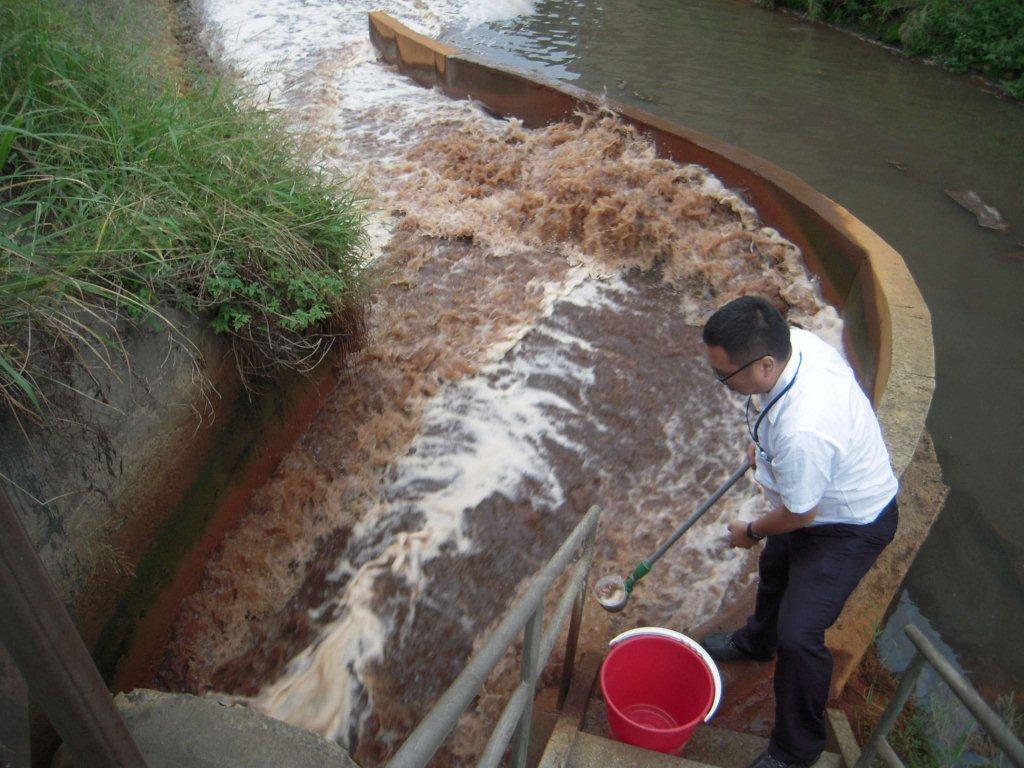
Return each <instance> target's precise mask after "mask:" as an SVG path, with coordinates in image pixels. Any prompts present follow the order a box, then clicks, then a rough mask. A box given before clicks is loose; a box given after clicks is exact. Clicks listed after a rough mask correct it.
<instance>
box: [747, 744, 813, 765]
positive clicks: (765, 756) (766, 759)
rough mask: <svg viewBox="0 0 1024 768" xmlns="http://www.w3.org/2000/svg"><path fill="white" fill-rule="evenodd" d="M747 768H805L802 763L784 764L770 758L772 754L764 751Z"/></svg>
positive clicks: (774, 758)
mask: <svg viewBox="0 0 1024 768" xmlns="http://www.w3.org/2000/svg"><path fill="white" fill-rule="evenodd" d="M747 768H806V766H805V765H804V764H803V763H784V762H782V761H781V760H779V759H778V758H776V757H772V753H771V752H769V751H768V750H767V749H766V750H765V751H764V752H762V753H761V754H760V755H759V756H758V758H757V759H756V760H755V761H754V762H752V763H750V764H749V765H748V766H747Z"/></svg>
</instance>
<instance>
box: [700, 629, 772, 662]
mask: <svg viewBox="0 0 1024 768" xmlns="http://www.w3.org/2000/svg"><path fill="white" fill-rule="evenodd" d="M700 644H701V645H702V646H704V650H705V651H707V652H708V656H710V657H711V658H712V659H714V660H715V661H739V660H740V659H745V660H747V661H771V659H759V658H757V657H755V656H750V655H748V654H746V653H744V652H743V651H741V650H740V649H739V648H737V647H736V643H734V642H733V641H732V634H731V633H725V632H716V633H714V634H711V635H705V636H704V639H702V640H701V641H700Z"/></svg>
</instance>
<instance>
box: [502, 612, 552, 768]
mask: <svg viewBox="0 0 1024 768" xmlns="http://www.w3.org/2000/svg"><path fill="white" fill-rule="evenodd" d="M543 613H544V600H543V599H541V600H539V601H538V602H537V609H536V610H535V611H534V612H533V615H532V616H531V617H530V620H529V621H528V622H527V624H526V629H525V630H524V631H523V659H522V662H521V663H520V667H519V680H520V682H522V683H526V684H527V685H529V686H530V691H531V694H530V695H529V696H528V697H527V699H526V704H525V705H524V706H523V712H522V714H521V715H520V716H519V725H518V726H517V727H516V733H515V736H513V737H512V760H511V761H510V762H509V766H510V768H526V758H527V756H528V753H529V749H530V724H531V720H532V718H533V694H532V691H533V686H534V685H535V684H536V682H537V678H538V677H540V669H538V667H539V665H540V640H541V621H542V616H543Z"/></svg>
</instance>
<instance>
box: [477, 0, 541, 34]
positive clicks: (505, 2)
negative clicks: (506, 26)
mask: <svg viewBox="0 0 1024 768" xmlns="http://www.w3.org/2000/svg"><path fill="white" fill-rule="evenodd" d="M467 5H468V7H467V8H466V10H465V11H464V13H465V16H466V21H467V22H468V26H470V27H476V26H479V25H480V24H486V23H487V22H493V21H503V20H505V19H514V18H516V17H517V16H529V15H531V14H532V13H533V11H534V7H535V5H536V3H535V2H533V0H483V1H482V2H481V1H480V0H478V2H471V3H468V4H467Z"/></svg>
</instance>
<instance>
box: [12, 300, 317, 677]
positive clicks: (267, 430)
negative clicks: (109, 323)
mask: <svg viewBox="0 0 1024 768" xmlns="http://www.w3.org/2000/svg"><path fill="white" fill-rule="evenodd" d="M166 314H167V315H168V316H169V319H170V320H171V322H173V323H174V324H175V326H176V327H177V329H178V332H177V333H175V334H174V335H173V336H172V335H171V334H169V333H168V332H167V331H166V330H156V329H153V328H147V327H142V328H121V329H119V333H121V335H122V340H123V343H124V355H123V356H121V355H114V356H112V357H111V359H109V360H106V361H102V360H99V359H96V358H94V357H92V356H90V355H88V354H85V352H84V351H83V354H82V355H81V356H80V357H79V358H78V359H77V360H75V361H73V362H72V363H70V364H69V365H68V366H66V367H67V368H68V370H66V371H65V372H64V373H66V374H67V377H68V378H69V379H70V380H71V381H72V383H73V386H74V392H69V393H68V394H67V395H66V396H63V397H62V398H61V399H60V400H59V401H55V402H54V404H53V408H52V409H51V412H50V413H49V420H48V421H47V422H45V423H41V424H34V423H32V422H30V421H26V420H24V419H23V420H22V423H21V424H19V423H17V422H16V420H15V419H14V418H13V417H12V415H11V414H10V413H9V412H4V413H0V479H2V481H3V483H4V488H5V490H6V492H7V494H8V496H9V497H10V500H11V503H12V505H13V506H14V508H15V511H16V512H17V514H18V516H19V518H20V519H21V521H22V523H23V524H24V526H25V528H26V530H27V531H28V534H29V537H30V538H31V540H32V541H33V543H34V544H35V546H36V551H37V552H38V553H39V556H40V558H41V559H42V560H43V563H44V565H45V566H46V568H47V571H48V572H49V574H50V576H51V577H52V578H53V580H54V582H55V584H56V586H57V590H58V593H59V594H60V596H61V597H62V599H63V601H64V604H65V606H66V607H67V609H68V610H69V612H70V613H71V615H72V618H73V619H74V621H75V624H76V626H77V628H78V630H79V632H80V634H81V635H82V637H83V639H84V641H85V643H86V645H87V647H89V648H90V649H91V650H92V652H93V656H94V658H95V659H96V661H97V663H98V665H99V667H100V670H101V672H102V673H103V674H104V676H105V677H106V678H107V679H108V681H110V682H112V683H113V685H114V686H115V687H118V688H121V687H124V686H130V685H132V684H136V683H137V682H139V681H140V680H141V679H144V678H145V677H146V675H147V673H148V672H152V670H153V668H154V667H155V665H156V664H157V663H158V662H159V657H158V654H159V653H160V652H162V648H163V647H164V645H165V644H166V638H167V637H168V635H169V632H170V622H171V621H172V620H173V618H174V615H175V613H176V611H177V604H178V600H180V598H181V597H182V596H183V595H185V594H188V593H189V592H190V591H192V590H193V589H194V588H195V586H197V585H198V581H199V579H200V578H201V575H202V570H203V565H204V563H205V561H206V558H207V557H208V555H209V553H210V552H211V551H212V549H213V547H215V546H216V545H217V543H218V542H219V541H220V538H221V537H222V536H223V534H224V532H225V531H226V530H228V529H229V528H230V527H231V526H232V525H234V524H235V522H236V521H237V520H238V518H239V517H240V515H241V513H242V512H243V511H244V505H245V502H246V499H247V498H248V495H249V492H250V490H251V489H252V488H253V487H254V486H255V485H256V484H257V483H259V482H260V481H262V480H263V479H265V478H266V477H267V476H268V475H269V473H270V472H271V470H272V469H273V467H274V465H275V464H276V463H277V461H278V460H279V459H280V457H281V456H282V455H283V454H284V452H285V451H286V450H287V449H288V447H290V446H291V444H292V443H293V442H294V441H295V440H296V439H297V438H298V436H299V435H300V434H301V433H302V431H303V430H304V429H305V427H306V425H307V424H308V423H309V421H310V419H311V418H312V416H313V415H314V414H315V413H316V411H317V410H318V409H319V406H320V404H321V403H322V401H323V398H324V397H325V396H326V394H327V392H329V391H330V388H331V387H332V386H333V383H334V381H335V371H334V370H333V368H332V366H331V365H330V364H326V365H324V366H322V367H321V369H320V370H319V371H318V372H317V373H316V374H315V375H313V376H312V377H309V378H305V377H302V376H297V375H293V376H283V377H281V379H280V380H279V381H278V382H276V383H264V384H263V385H262V387H261V388H260V389H259V390H255V391H252V392H250V391H247V390H246V389H245V387H244V386H243V383H242V381H241V378H240V376H239V373H238V369H237V367H236V365H235V360H234V357H233V355H232V352H231V349H230V348H229V346H228V345H227V343H226V342H225V341H224V340H223V339H222V338H221V337H218V336H216V335H215V334H213V332H212V331H210V330H209V329H208V328H207V327H206V324H205V321H201V320H198V319H194V318H189V317H187V316H185V315H182V314H180V313H176V312H167V313H166ZM187 348H191V353H189V352H187V351H186V349H187ZM4 688H5V686H4V682H3V679H2V676H0V697H2V696H3V695H4Z"/></svg>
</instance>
